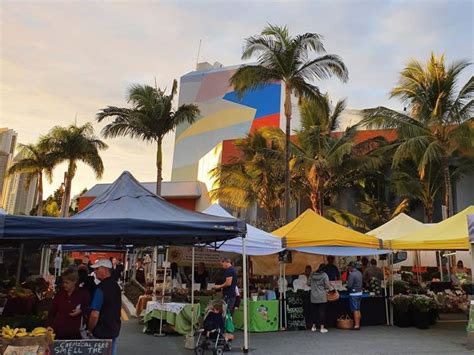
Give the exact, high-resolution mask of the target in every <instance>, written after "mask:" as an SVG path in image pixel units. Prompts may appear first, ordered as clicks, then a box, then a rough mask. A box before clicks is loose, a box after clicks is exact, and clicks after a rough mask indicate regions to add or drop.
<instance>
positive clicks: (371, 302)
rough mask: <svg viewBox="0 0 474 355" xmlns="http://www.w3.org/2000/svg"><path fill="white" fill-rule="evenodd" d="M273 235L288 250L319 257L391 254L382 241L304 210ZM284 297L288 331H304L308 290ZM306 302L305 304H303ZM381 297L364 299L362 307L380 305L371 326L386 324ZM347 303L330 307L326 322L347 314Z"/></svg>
mask: <svg viewBox="0 0 474 355" xmlns="http://www.w3.org/2000/svg"><path fill="white" fill-rule="evenodd" d="M273 234H274V235H276V236H279V237H281V238H282V239H283V244H284V245H285V246H286V248H287V249H288V250H290V251H291V250H294V251H297V252H303V253H308V254H318V255H336V256H337V255H340V256H361V255H380V254H387V253H389V252H390V251H389V250H384V249H382V242H381V241H380V240H379V239H377V238H376V237H374V236H369V235H365V234H362V233H359V232H357V231H355V230H352V229H349V228H346V227H344V226H341V225H339V224H337V223H334V222H332V221H329V220H327V219H326V218H324V217H322V216H320V215H318V214H317V213H315V212H314V211H312V210H307V211H305V212H304V213H303V214H301V215H300V216H299V217H298V218H296V219H295V220H294V221H292V222H291V223H289V224H287V225H285V226H283V227H281V228H279V229H277V230H276V231H274V232H273ZM285 266H286V264H285V263H282V267H283V274H285ZM340 286H341V287H339V291H340V292H341V293H342V294H344V290H345V287H344V286H343V285H342V284H341V285H340ZM284 294H285V296H286V306H285V307H283V310H284V312H283V315H282V317H283V319H284V323H286V325H287V327H288V328H296V329H299V328H306V327H307V325H308V324H307V323H306V321H305V315H304V308H305V307H304V304H305V302H308V301H307V300H308V299H309V291H305V290H299V291H297V292H296V295H295V292H293V291H292V290H289V291H287V292H285V293H284ZM305 300H306V301H305ZM385 303H386V301H385V299H384V296H383V295H376V294H370V293H367V294H366V296H365V300H364V307H369V308H374V309H375V308H377V307H378V306H379V305H380V304H381V305H382V312H381V313H380V312H379V314H380V315H381V316H380V318H379V319H375V320H374V321H373V323H374V324H383V323H384V322H386V319H387V317H386V306H385ZM347 305H348V300H347V299H344V297H341V299H340V300H339V301H337V302H335V303H334V304H333V305H330V306H329V307H328V308H330V309H331V310H332V311H328V317H327V322H328V324H334V323H335V322H336V320H337V316H338V315H339V314H340V313H341V312H342V313H344V314H346V313H348V312H347V311H346V309H347V307H346V306H347Z"/></svg>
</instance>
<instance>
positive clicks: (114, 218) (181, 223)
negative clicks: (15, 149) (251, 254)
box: [0, 171, 248, 348]
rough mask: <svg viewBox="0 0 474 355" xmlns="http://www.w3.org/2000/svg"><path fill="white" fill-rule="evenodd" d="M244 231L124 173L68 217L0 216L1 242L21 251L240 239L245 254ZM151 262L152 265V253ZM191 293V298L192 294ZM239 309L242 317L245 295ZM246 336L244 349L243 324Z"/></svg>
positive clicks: (231, 221)
mask: <svg viewBox="0 0 474 355" xmlns="http://www.w3.org/2000/svg"><path fill="white" fill-rule="evenodd" d="M245 234H246V225H245V222H244V221H241V220H238V219H234V218H225V217H216V216H211V215H206V214H202V213H197V212H193V211H188V210H185V209H182V208H179V207H177V206H175V205H173V204H170V203H168V202H166V201H165V200H164V199H162V198H161V197H159V196H157V195H155V194H154V193H152V192H151V191H149V190H147V189H145V188H144V187H142V186H141V185H140V183H139V182H138V181H137V180H136V179H135V178H134V177H133V176H132V175H131V174H130V173H129V172H127V171H125V172H123V173H122V174H121V175H120V177H119V178H118V179H117V180H116V181H115V182H114V183H113V184H112V185H111V186H110V187H109V188H108V189H107V190H106V191H104V193H102V194H101V195H99V196H97V198H96V199H95V200H94V201H93V202H92V203H91V204H90V205H89V206H88V207H87V208H85V209H84V210H83V211H81V212H80V213H78V214H76V215H74V216H73V217H71V218H50V217H26V216H11V215H6V214H0V245H7V246H9V245H22V250H23V245H24V244H87V245H91V244H95V245H111V244H114V245H130V244H132V245H134V246H145V245H166V246H170V245H178V246H186V245H188V246H190V245H196V244H209V245H212V244H214V246H216V247H217V246H218V243H220V242H224V241H226V240H229V239H232V238H236V237H242V244H243V250H244V253H245ZM154 254H156V248H155V253H154ZM154 260H155V266H156V256H155V258H154ZM245 260H246V258H245V254H244V265H243V266H244V298H245V297H246V296H247V295H246V293H247V292H246V291H247V290H246V287H247V282H246V261H245ZM155 270H156V267H155ZM193 275H194V270H193ZM155 280H156V272H155ZM155 285H156V281H155ZM191 296H192V298H194V293H193V292H192V293H191ZM163 299H164V288H163V297H162V300H163ZM244 309H245V312H244V319H245V320H246V318H247V311H246V310H247V300H246V299H244ZM245 339H246V340H245V348H248V332H247V326H245Z"/></svg>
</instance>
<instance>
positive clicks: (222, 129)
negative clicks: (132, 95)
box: [171, 63, 282, 181]
mask: <svg viewBox="0 0 474 355" xmlns="http://www.w3.org/2000/svg"><path fill="white" fill-rule="evenodd" d="M198 69H199V70H197V71H193V72H191V73H188V74H185V75H184V76H182V77H181V81H180V86H179V105H182V104H188V103H194V104H196V105H198V107H199V110H200V112H201V113H200V115H199V117H198V118H197V119H196V121H195V122H194V123H193V124H189V123H184V124H182V125H180V126H178V127H177V129H176V136H175V148H174V157H173V171H172V176H171V179H172V180H173V181H187V180H195V179H197V178H198V165H199V160H200V159H201V158H202V157H203V156H204V155H206V154H207V153H208V152H209V151H210V150H211V149H212V148H214V147H215V146H216V145H218V144H219V143H220V142H222V141H224V140H227V139H235V138H241V137H245V135H246V134H248V133H249V132H252V131H253V130H255V129H257V128H260V127H263V126H275V127H279V126H280V110H281V102H282V100H281V96H282V85H281V84H280V83H278V82H276V83H274V84H271V85H267V86H264V87H262V88H261V89H258V90H255V91H251V92H248V93H246V94H244V95H243V96H242V97H239V96H238V95H237V93H236V92H235V91H234V89H233V88H232V87H231V86H230V85H229V79H230V78H231V76H232V75H233V74H234V73H235V71H236V70H237V69H238V66H233V67H222V65H220V64H219V63H216V64H214V65H210V64H208V63H201V64H200V65H199V67H198Z"/></svg>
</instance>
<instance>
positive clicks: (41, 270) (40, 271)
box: [39, 244, 44, 275]
mask: <svg viewBox="0 0 474 355" xmlns="http://www.w3.org/2000/svg"><path fill="white" fill-rule="evenodd" d="M43 270H44V244H43V245H42V246H41V261H40V270H39V274H40V275H43Z"/></svg>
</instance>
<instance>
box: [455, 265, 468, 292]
mask: <svg viewBox="0 0 474 355" xmlns="http://www.w3.org/2000/svg"><path fill="white" fill-rule="evenodd" d="M468 278H469V275H468V270H467V269H465V268H464V263H463V262H462V260H458V262H457V264H456V267H455V268H453V274H452V275H451V281H452V282H453V283H454V285H456V286H460V285H462V284H464V283H465V282H466V281H467V280H468Z"/></svg>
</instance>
